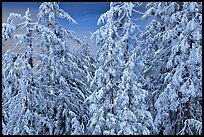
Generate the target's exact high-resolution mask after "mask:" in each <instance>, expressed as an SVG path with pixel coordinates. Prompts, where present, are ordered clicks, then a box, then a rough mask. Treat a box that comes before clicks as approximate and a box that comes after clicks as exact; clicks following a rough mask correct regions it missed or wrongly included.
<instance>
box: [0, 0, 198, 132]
mask: <svg viewBox="0 0 204 137" xmlns="http://www.w3.org/2000/svg"><path fill="white" fill-rule="evenodd" d="M141 4H143V3H142V2H110V7H109V10H108V11H106V12H105V13H103V14H102V15H101V16H100V17H99V19H98V25H100V27H99V29H98V30H96V31H95V32H93V33H92V36H91V37H90V38H91V39H92V40H93V41H94V42H95V46H97V47H98V48H99V50H98V51H97V55H96V56H95V57H93V56H92V55H91V53H90V44H89V43H88V42H86V41H83V40H80V39H79V38H78V37H77V35H76V34H75V32H73V31H72V30H69V29H66V28H64V27H63V26H62V25H61V24H60V22H59V19H60V18H61V19H64V20H66V21H67V23H73V24H76V25H77V22H76V21H75V19H74V18H72V17H71V16H70V15H69V13H67V12H66V11H65V10H63V9H62V8H61V7H60V3H59V2H43V3H42V4H41V5H40V6H39V10H38V14H37V16H36V18H37V21H33V19H32V18H31V13H32V11H30V10H29V7H28V9H27V10H26V11H25V13H24V14H23V15H21V14H18V13H10V16H9V17H8V19H7V21H6V22H5V23H2V48H4V47H5V45H6V44H7V43H8V42H9V41H10V40H14V43H12V44H13V45H12V46H13V47H14V48H12V49H8V50H2V134H3V135H201V134H202V2H150V3H147V4H146V11H145V12H144V13H143V12H140V11H138V7H139V6H141ZM136 14H142V16H141V19H142V20H143V22H146V21H147V20H150V23H148V24H147V26H146V28H145V30H144V31H142V30H141V29H140V28H139V25H138V24H137V21H136V20H137V19H136V18H135V15H136ZM70 29H71V28H70ZM76 33H77V32H76ZM138 34H139V35H138ZM10 44H11V43H10ZM73 44H77V45H79V46H80V48H79V49H77V50H75V51H73V50H71V49H70V48H71V47H72V48H73V47H74V46H73Z"/></svg>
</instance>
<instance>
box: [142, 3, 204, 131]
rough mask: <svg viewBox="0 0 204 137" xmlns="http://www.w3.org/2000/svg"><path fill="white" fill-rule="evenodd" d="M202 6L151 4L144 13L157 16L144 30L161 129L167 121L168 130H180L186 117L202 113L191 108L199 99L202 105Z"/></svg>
mask: <svg viewBox="0 0 204 137" xmlns="http://www.w3.org/2000/svg"><path fill="white" fill-rule="evenodd" d="M201 7H202V4H201V3H199V2H190V3H187V2H184V3H183V2H178V3H177V2H173V3H172V2H170V3H168V2H160V3H149V4H147V8H148V10H147V11H146V14H145V15H144V16H146V17H147V16H152V17H153V20H152V21H151V23H150V25H149V26H148V30H147V31H146V32H145V33H144V37H145V39H146V41H147V43H148V48H147V49H146V61H147V62H146V68H147V69H146V71H145V73H146V75H147V77H148V78H149V79H150V83H152V84H151V85H150V86H149V89H151V92H153V91H154V93H155V95H154V96H153V98H156V100H154V101H155V108H156V110H157V112H156V117H155V124H157V126H158V129H159V128H161V127H162V126H164V125H165V126H164V127H165V130H164V133H165V134H177V133H178V132H179V131H180V130H181V129H182V127H183V125H184V121H185V120H187V119H189V118H195V119H197V118H198V117H200V116H198V117H197V118H196V116H195V115H194V116H193V115H192V114H190V109H192V108H194V107H192V106H194V105H193V104H195V102H196V104H197V107H201V104H199V101H198V100H199V99H198V98H200V97H202V94H201V64H202V63H201V56H202V53H201V50H199V49H201V39H202V38H201V30H202V27H201V24H202V21H201V16H202V9H201ZM144 16H143V17H144ZM149 53H150V54H149ZM193 60H194V61H193ZM195 60H196V61H195ZM151 87H153V88H151ZM154 101H153V102H154ZM190 104H192V105H190ZM191 107H192V108H191ZM198 115H200V114H198Z"/></svg>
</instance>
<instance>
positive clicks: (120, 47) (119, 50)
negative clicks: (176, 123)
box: [87, 2, 136, 134]
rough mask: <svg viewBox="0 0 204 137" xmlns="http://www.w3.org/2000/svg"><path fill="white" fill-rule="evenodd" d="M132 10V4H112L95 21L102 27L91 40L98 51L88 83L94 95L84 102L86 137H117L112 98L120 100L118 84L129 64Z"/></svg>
mask: <svg viewBox="0 0 204 137" xmlns="http://www.w3.org/2000/svg"><path fill="white" fill-rule="evenodd" d="M133 7H134V4H133V3H132V2H111V3H110V9H109V11H107V12H106V13H104V14H102V15H101V17H100V18H99V20H98V24H99V23H105V25H104V26H102V27H101V28H100V29H99V30H97V31H96V32H95V33H94V34H93V36H92V38H96V44H97V45H98V46H100V47H101V50H100V51H99V52H98V54H97V59H96V61H98V64H97V70H96V72H95V76H94V78H93V81H92V83H91V89H92V91H93V93H92V94H91V95H90V96H89V97H88V98H87V101H88V102H89V105H90V114H91V116H90V121H89V125H88V129H89V130H88V134H119V131H118V126H119V125H120V123H119V120H118V112H117V109H116V108H117V107H118V106H115V105H118V104H115V98H117V97H118V96H119V94H118V91H119V89H120V88H119V84H120V83H121V76H122V75H123V70H124V69H125V68H126V67H127V66H126V63H127V62H128V60H129V54H130V49H131V41H134V40H135V39H133V38H132V37H131V36H130V35H131V33H133V32H134V29H135V24H134V23H133V22H132V20H131V18H130V17H131V15H132V12H133ZM122 134H129V133H126V132H123V133H122ZM133 134H136V133H133Z"/></svg>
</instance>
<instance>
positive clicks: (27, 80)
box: [3, 9, 41, 135]
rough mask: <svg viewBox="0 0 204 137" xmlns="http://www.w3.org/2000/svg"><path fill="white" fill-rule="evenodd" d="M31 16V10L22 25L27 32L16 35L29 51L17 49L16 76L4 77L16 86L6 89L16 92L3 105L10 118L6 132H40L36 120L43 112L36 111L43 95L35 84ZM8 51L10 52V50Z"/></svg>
mask: <svg viewBox="0 0 204 137" xmlns="http://www.w3.org/2000/svg"><path fill="white" fill-rule="evenodd" d="M30 16H31V15H30V12H29V9H28V10H27V11H26V12H25V15H24V16H23V17H22V19H24V20H25V21H24V22H22V23H20V24H18V26H19V27H20V26H21V28H22V29H24V28H25V29H26V33H25V34H16V35H15V36H14V37H15V38H17V40H18V42H17V44H16V45H15V46H18V45H21V46H22V47H21V49H24V50H25V52H23V53H20V52H17V53H15V54H17V55H16V56H15V57H14V58H11V59H13V60H12V63H13V68H12V69H11V70H10V74H12V73H13V75H14V77H13V78H9V79H7V78H8V76H9V75H7V77H6V76H5V77H4V78H5V79H4V80H6V81H4V83H10V84H11V85H10V87H12V85H13V88H12V89H11V90H12V91H9V90H7V89H4V91H3V92H4V93H5V94H6V95H8V94H9V92H13V94H12V96H10V98H9V100H8V102H6V103H5V104H4V106H3V110H4V111H3V112H6V114H7V120H8V121H7V125H6V127H5V128H4V132H3V133H4V134H18V135H19V134H29V135H30V134H36V133H37V132H36V129H35V128H36V122H35V119H36V118H39V115H38V114H37V113H36V110H37V108H36V104H38V102H40V101H41V99H40V98H41V97H40V94H38V88H36V87H35V82H34V77H35V73H34V70H33V61H32V58H33V57H32V56H33V55H32V51H33V42H32V34H33V30H32V25H34V24H33V23H31V19H30ZM8 53H10V51H9V52H8ZM5 55H6V54H5ZM5 61H6V60H5ZM4 67H5V66H4ZM5 68H6V67H5ZM5 72H6V70H5ZM12 80H14V81H13V83H12V82H11V81H12ZM14 84H15V85H14Z"/></svg>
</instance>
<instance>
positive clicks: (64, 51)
mask: <svg viewBox="0 0 204 137" xmlns="http://www.w3.org/2000/svg"><path fill="white" fill-rule="evenodd" d="M37 16H38V25H37V26H36V29H37V30H38V33H39V34H41V37H42V38H43V39H42V40H41V41H40V42H39V43H37V46H38V47H39V49H40V54H39V55H38V58H39V63H38V64H37V66H36V69H37V71H38V75H39V77H38V80H39V85H41V86H42V88H43V91H45V93H46V97H45V100H47V103H48V104H50V103H51V104H50V105H51V106H46V109H45V111H44V113H45V114H46V111H48V112H49V113H48V114H46V117H48V119H49V120H50V124H49V125H50V126H49V132H50V134H57V135H61V134H83V132H84V123H83V122H84V119H85V117H86V114H85V113H86V112H85V105H84V104H83V100H84V99H85V95H84V94H85V92H86V91H84V90H83V88H82V86H83V82H82V80H83V79H82V78H81V79H80V75H81V74H82V73H83V71H82V70H81V69H80V68H79V67H78V65H77V63H76V60H77V59H76V57H75V56H74V55H73V54H72V53H71V51H70V50H69V41H68V39H69V40H74V42H76V43H81V41H80V40H79V39H77V38H76V36H75V35H74V33H73V32H72V31H69V30H66V29H64V28H63V27H62V26H61V25H60V24H59V23H58V20H57V18H56V17H60V18H65V19H67V20H68V21H70V22H72V23H76V22H75V20H74V19H72V18H71V17H70V16H69V14H68V13H66V12H65V11H63V10H62V9H60V8H59V5H58V3H56V2H44V3H42V4H41V6H40V8H39V14H38V15H37ZM62 96H63V98H62ZM58 98H62V99H58ZM70 113H71V114H70ZM65 119H66V120H65Z"/></svg>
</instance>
